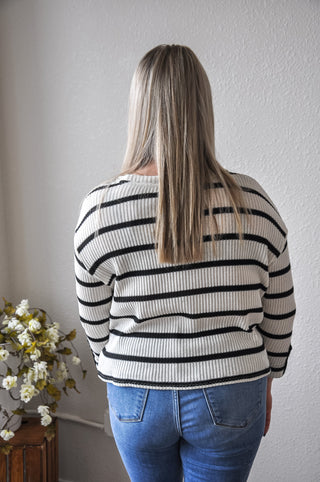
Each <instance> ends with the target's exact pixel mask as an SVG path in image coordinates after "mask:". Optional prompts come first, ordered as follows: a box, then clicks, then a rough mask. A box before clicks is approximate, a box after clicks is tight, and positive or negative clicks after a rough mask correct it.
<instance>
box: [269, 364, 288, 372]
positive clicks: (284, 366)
mask: <svg viewBox="0 0 320 482" xmlns="http://www.w3.org/2000/svg"><path fill="white" fill-rule="evenodd" d="M286 366H287V364H285V365H283V366H282V367H278V368H274V367H271V371H273V372H282V370H285V368H286Z"/></svg>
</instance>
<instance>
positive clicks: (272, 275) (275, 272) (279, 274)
mask: <svg viewBox="0 0 320 482" xmlns="http://www.w3.org/2000/svg"><path fill="white" fill-rule="evenodd" d="M290 269H291V266H290V263H289V264H288V266H286V267H285V268H283V269H279V270H278V271H273V272H272V273H269V277H270V278H276V277H277V276H282V275H284V274H286V273H289V271H290Z"/></svg>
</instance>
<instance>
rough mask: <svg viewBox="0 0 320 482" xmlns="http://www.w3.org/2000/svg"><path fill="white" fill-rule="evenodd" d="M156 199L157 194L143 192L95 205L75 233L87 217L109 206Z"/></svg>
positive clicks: (78, 227)
mask: <svg viewBox="0 0 320 482" xmlns="http://www.w3.org/2000/svg"><path fill="white" fill-rule="evenodd" d="M156 197H158V193H155V192H145V193H140V194H131V195H130V196H124V197H121V198H118V199H112V200H111V201H106V202H103V203H101V204H96V205H95V206H93V207H92V208H91V209H89V211H88V212H87V213H86V214H85V215H84V217H83V219H82V220H81V222H80V223H79V224H78V226H77V228H76V230H75V232H76V233H77V232H78V231H79V229H80V227H81V226H82V224H83V223H84V222H85V220H86V219H88V217H89V216H91V214H93V213H94V212H96V211H97V210H98V209H105V208H108V207H110V206H115V205H117V204H123V203H126V202H130V201H138V200H140V199H148V198H149V199H152V198H156Z"/></svg>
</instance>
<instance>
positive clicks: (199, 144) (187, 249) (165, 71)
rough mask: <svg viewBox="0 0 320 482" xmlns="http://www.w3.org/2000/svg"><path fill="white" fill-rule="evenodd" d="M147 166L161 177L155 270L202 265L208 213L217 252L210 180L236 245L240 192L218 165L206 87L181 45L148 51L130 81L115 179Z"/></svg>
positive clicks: (197, 66)
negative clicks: (227, 208) (231, 221)
mask: <svg viewBox="0 0 320 482" xmlns="http://www.w3.org/2000/svg"><path fill="white" fill-rule="evenodd" d="M153 162H156V165H157V169H158V176H159V193H158V208H157V217H156V225H155V247H156V249H157V253H158V260H159V262H160V263H185V262H193V261H198V260H201V259H202V256H203V228H204V217H203V212H204V209H208V208H209V217H210V221H209V225H210V232H211V238H212V247H213V250H214V252H215V239H214V238H215V234H217V232H218V223H217V220H216V218H215V216H214V215H213V213H211V211H210V207H211V208H212V207H213V206H214V204H212V203H214V199H215V198H216V197H217V194H216V191H217V189H212V188H211V189H210V183H211V182H212V181H215V182H218V183H220V184H221V185H222V187H223V188H224V193H225V195H226V197H227V199H228V200H229V202H230V203H231V206H232V214H231V215H233V216H234V218H235V221H236V226H237V230H238V232H239V237H240V239H242V222H241V217H240V206H242V207H243V199H242V192H241V188H240V186H239V185H238V184H237V182H236V181H235V179H234V177H233V176H232V175H231V174H230V173H229V172H228V171H227V170H226V169H224V168H223V167H222V166H221V165H220V164H219V162H218V161H217V159H216V155H215V142H214V116H213V107H212V96H211V88H210V83H209V80H208V77H207V74H206V72H205V70H204V68H203V66H202V65H201V63H200V61H199V60H198V58H197V57H196V55H195V54H194V52H193V51H192V50H191V49H190V48H188V47H186V46H182V45H159V46H157V47H155V48H153V49H152V50H150V51H149V52H147V53H146V54H145V55H144V57H143V58H142V59H141V61H140V63H139V65H138V67H137V68H136V70H135V72H134V75H133V78H132V82H131V88H130V97H129V115H128V141H127V148H126V152H125V157H124V161H123V164H122V169H121V173H120V175H124V174H128V173H129V174H130V173H134V172H135V171H138V170H139V169H142V168H144V167H146V166H148V165H150V164H152V163H153ZM219 191H220V190H219ZM242 211H243V209H242ZM211 214H212V215H211Z"/></svg>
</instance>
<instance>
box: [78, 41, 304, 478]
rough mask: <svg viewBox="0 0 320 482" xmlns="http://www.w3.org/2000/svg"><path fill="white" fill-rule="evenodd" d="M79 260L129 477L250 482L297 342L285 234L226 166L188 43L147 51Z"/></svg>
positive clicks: (88, 317) (88, 318)
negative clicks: (122, 149) (124, 139)
mask: <svg viewBox="0 0 320 482" xmlns="http://www.w3.org/2000/svg"><path fill="white" fill-rule="evenodd" d="M75 270H76V278H77V296H78V300H79V312H80V319H81V323H82V326H83V328H84V330H85V332H86V335H87V338H88V341H89V344H90V347H91V350H92V353H93V357H94V360H95V363H96V364H97V370H98V376H99V378H100V379H101V380H103V381H105V382H107V389H108V399H109V407H110V417H111V424H112V430H113V433H114V437H115V441H116V443H117V446H118V449H119V452H120V454H121V457H122V460H123V462H124V465H125V467H126V469H127V471H128V474H129V476H130V478H131V480H132V481H134V482H146V481H150V482H155V481H163V482H170V481H175V482H177V481H180V480H182V478H183V476H184V480H185V482H191V481H192V482H194V481H198V480H199V481H200V480H201V481H212V480H215V481H228V482H232V481H235V482H239V481H240V482H241V481H245V480H247V478H248V475H249V472H250V469H251V466H252V463H253V460H254V458H255V455H256V453H257V450H258V447H259V444H260V441H261V437H262V435H263V434H266V433H267V431H268V428H269V423H270V413H271V400H272V399H271V382H272V379H273V378H279V377H281V376H282V375H283V374H284V372H285V369H286V365H287V359H288V356H289V353H290V351H291V344H290V343H291V331H292V323H293V318H294V314H295V302H294V296H293V285H292V276H291V271H290V263H289V255H288V246H287V229H286V226H285V224H284V222H283V220H282V219H281V217H280V215H279V213H278V211H277V209H276V207H275V206H274V204H273V202H272V201H271V199H270V198H269V196H268V195H267V194H266V193H265V191H264V190H263V189H262V187H261V186H260V185H259V184H258V183H257V182H256V181H255V180H254V179H252V178H251V177H249V176H246V175H242V174H235V173H230V172H228V171H227V170H226V169H224V168H223V167H222V166H221V165H220V164H219V163H218V161H217V159H216V156H215V147H214V120H213V108H212V98H211V89H210V84H209V81H208V78H207V75H206V73H205V71H204V69H203V67H202V65H201V64H200V62H199V60H198V58H197V57H196V55H195V54H194V53H193V52H192V50H190V49H189V48H188V47H184V46H180V45H159V46H158V47H155V48H154V49H152V50H150V51H149V52H148V53H147V54H146V55H145V56H144V57H143V58H142V60H141V61H140V63H139V65H138V67H137V69H136V71H135V73H134V76H133V80H132V84H131V90H130V105H129V127H128V144H127V150H126V154H125V159H124V163H123V167H122V171H121V173H120V175H118V176H116V177H115V178H113V179H112V180H110V181H109V182H106V183H103V184H102V185H100V186H98V187H96V188H95V189H93V190H92V191H91V192H90V193H89V194H88V195H87V196H86V197H85V199H84V202H83V204H82V208H81V213H80V216H79V221H78V225H77V228H76V233H75Z"/></svg>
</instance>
